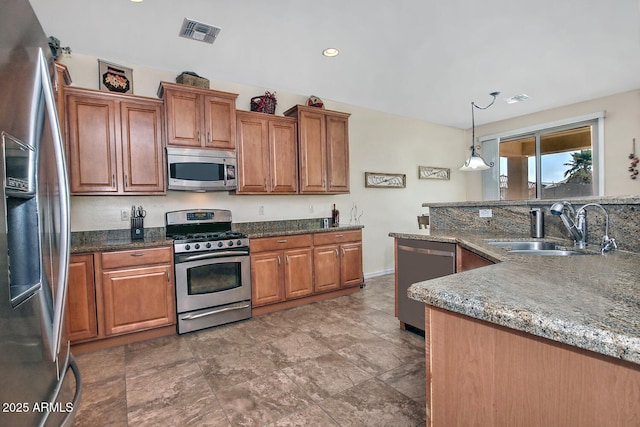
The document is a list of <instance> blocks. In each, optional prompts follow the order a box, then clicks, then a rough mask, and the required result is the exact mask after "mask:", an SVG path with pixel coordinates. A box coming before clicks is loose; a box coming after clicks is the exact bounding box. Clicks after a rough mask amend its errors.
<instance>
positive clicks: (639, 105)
mask: <svg viewBox="0 0 640 427" xmlns="http://www.w3.org/2000/svg"><path fill="white" fill-rule="evenodd" d="M600 111H605V112H606V118H605V119H604V153H603V154H604V156H603V157H604V162H605V163H604V184H605V187H604V188H605V194H604V195H605V196H621V195H638V194H640V180H632V179H630V178H629V172H628V171H627V168H628V167H629V158H628V156H629V153H630V152H631V149H632V140H633V138H636V139H637V140H638V141H637V147H638V154H639V155H640V90H634V91H630V92H625V93H621V94H617V95H612V96H607V97H603V98H598V99H593V100H590V101H586V102H581V103H578V104H572V105H568V106H565V107H561V108H555V109H552V110H547V111H542V112H540V113H535V114H529V115H526V116H521V117H517V118H514V119H510V120H503V121H499V122H494V123H489V124H486V125H483V126H476V136H477V137H482V136H485V135H495V134H500V133H503V132H507V131H511V130H516V129H522V128H527V127H529V126H534V125H538V124H541V123H552V122H554V121H558V120H564V119H569V118H572V117H579V116H583V115H586V114H591V113H596V112H600ZM470 133H471V132H470V131H468V132H467V134H468V138H471V136H470ZM466 185H467V199H468V200H481V199H482V183H481V182H479V181H478V180H477V179H475V177H474V176H473V175H472V174H470V175H469V176H468V177H467V181H466Z"/></svg>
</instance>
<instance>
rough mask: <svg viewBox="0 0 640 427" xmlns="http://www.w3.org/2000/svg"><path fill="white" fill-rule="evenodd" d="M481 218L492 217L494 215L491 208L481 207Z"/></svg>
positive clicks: (479, 212)
mask: <svg viewBox="0 0 640 427" xmlns="http://www.w3.org/2000/svg"><path fill="white" fill-rule="evenodd" d="M478 214H479V215H480V218H491V217H493V211H491V209H480V210H479V211H478Z"/></svg>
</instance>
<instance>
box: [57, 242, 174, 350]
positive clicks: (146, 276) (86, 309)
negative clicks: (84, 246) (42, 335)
mask: <svg viewBox="0 0 640 427" xmlns="http://www.w3.org/2000/svg"><path fill="white" fill-rule="evenodd" d="M68 295H69V296H68V302H67V325H68V330H69V333H70V339H71V343H72V345H73V346H74V351H75V352H82V351H85V350H93V349H97V348H102V347H108V346H110V345H118V344H123V343H127V342H133V341H138V340H141V339H147V338H152V337H156V336H161V335H167V334H172V333H175V326H174V325H175V323H176V307H175V286H174V278H173V251H172V248H171V247H158V248H146V249H137V250H125V251H113V252H96V253H93V254H84V255H73V256H72V257H71V262H70V268H69V292H68ZM78 350H79V351H78Z"/></svg>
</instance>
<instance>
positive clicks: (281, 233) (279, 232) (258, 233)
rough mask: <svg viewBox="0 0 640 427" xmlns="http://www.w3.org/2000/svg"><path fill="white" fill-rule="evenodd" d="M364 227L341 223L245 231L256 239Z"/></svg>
mask: <svg viewBox="0 0 640 427" xmlns="http://www.w3.org/2000/svg"><path fill="white" fill-rule="evenodd" d="M362 228H364V226H362V225H341V226H339V227H329V228H314V227H311V228H300V229H295V230H292V229H285V230H264V231H253V232H249V233H247V235H248V236H249V238H251V239H257V238H260V237H277V236H293V235H296V234H309V233H331V232H335V231H337V232H340V231H349V230H361V229H362Z"/></svg>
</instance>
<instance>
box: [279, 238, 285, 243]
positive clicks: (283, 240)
mask: <svg viewBox="0 0 640 427" xmlns="http://www.w3.org/2000/svg"><path fill="white" fill-rule="evenodd" d="M278 243H287V239H282V240H278Z"/></svg>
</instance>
